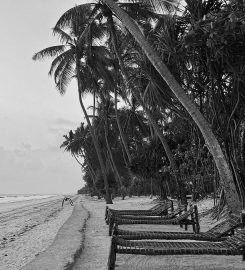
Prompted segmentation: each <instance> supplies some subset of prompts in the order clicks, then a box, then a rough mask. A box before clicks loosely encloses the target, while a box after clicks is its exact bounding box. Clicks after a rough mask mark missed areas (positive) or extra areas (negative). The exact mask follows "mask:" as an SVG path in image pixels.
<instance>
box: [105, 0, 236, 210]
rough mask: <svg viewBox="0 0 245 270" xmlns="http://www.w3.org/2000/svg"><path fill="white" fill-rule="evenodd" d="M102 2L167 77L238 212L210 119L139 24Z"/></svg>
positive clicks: (232, 207) (110, 1)
mask: <svg viewBox="0 0 245 270" xmlns="http://www.w3.org/2000/svg"><path fill="white" fill-rule="evenodd" d="M102 2H103V3H105V4H106V5H107V6H108V7H109V8H110V9H111V10H112V11H113V12H114V14H115V15H116V16H117V17H118V18H119V20H121V21H122V23H123V24H124V26H125V27H126V28H127V29H128V31H129V32H130V33H131V34H132V35H133V37H134V39H135V40H136V41H137V43H138V44H139V46H140V47H141V48H142V50H143V51H144V53H145V54H146V56H147V57H148V59H149V60H150V62H151V63H152V65H153V66H154V67H155V69H156V70H157V71H158V72H159V74H160V75H161V76H162V78H163V79H164V80H165V81H166V83H167V84H168V86H169V88H170V89H171V90H172V92H173V93H174V95H175V96H176V98H177V99H178V100H179V102H180V103H181V104H182V105H183V107H184V108H185V109H186V110H187V112H188V113H189V114H190V116H191V117H192V119H193V120H194V122H195V123H196V124H197V126H198V127H199V129H200V131H201V133H202V135H203V137H204V139H205V142H206V145H207V146H208V148H209V151H210V153H211V154H212V156H213V159H214V161H215V164H216V167H217V169H218V171H219V175H220V179H221V181H222V183H223V185H224V189H225V195H226V200H227V204H228V207H229V208H230V210H231V211H232V212H234V213H235V212H238V211H239V210H241V203H240V200H239V196H238V193H237V190H236V186H235V184H234V181H233V176H232V173H231V170H230V167H229V165H228V163H227V161H226V159H225V156H224V154H223V152H222V149H221V147H220V145H219V142H218V140H217V139H216V137H215V136H214V134H213V132H212V130H211V128H210V126H209V123H208V122H207V121H206V119H205V118H204V117H203V115H202V114H201V113H200V111H199V110H198V109H197V107H196V106H195V104H194V103H193V102H192V101H191V100H190V99H189V97H188V96H187V95H186V94H185V92H184V90H183V89H182V87H181V86H180V84H179V83H178V82H177V80H176V79H175V78H174V76H173V75H172V73H171V72H170V71H169V69H168V68H167V66H166V65H165V64H164V63H163V62H162V60H161V58H160V57H159V56H158V54H157V53H156V52H155V51H154V49H153V48H152V46H151V45H150V43H149V42H148V41H147V40H146V38H145V36H144V35H143V34H142V32H141V30H140V29H139V27H138V25H136V23H135V22H134V21H133V20H132V19H131V18H130V16H129V15H128V14H127V13H126V12H124V11H123V10H122V9H121V8H120V7H119V6H118V5H117V3H115V2H114V1H113V0H102Z"/></svg>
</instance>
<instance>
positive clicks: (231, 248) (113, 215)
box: [105, 200, 245, 270]
mask: <svg viewBox="0 0 245 270" xmlns="http://www.w3.org/2000/svg"><path fill="white" fill-rule="evenodd" d="M105 220H106V223H107V224H108V225H109V235H110V236H112V237H111V247H110V254H109V258H108V270H114V269H115V262H116V254H141V255H181V254H182V255H201V254H203V255H204V254H206V255H208V254H210V255H242V256H243V260H245V229H244V222H242V220H241V217H240V216H237V215H230V216H229V218H227V219H226V220H224V221H223V222H221V223H219V224H218V225H216V226H214V227H213V228H212V229H210V230H209V231H207V232H200V225H199V219H198V209H197V206H196V205H193V206H190V207H189V209H187V207H186V206H181V205H179V206H178V207H177V208H176V209H174V207H173V202H172V201H170V200H168V201H166V202H162V203H159V204H157V205H156V206H154V207H152V208H151V209H149V210H114V209H110V208H108V207H106V212H105ZM123 224H160V225H170V224H172V225H180V226H181V227H184V228H185V230H187V229H188V226H189V225H191V226H192V229H193V232H161V231H129V230H123V229H119V225H123ZM242 227H243V229H242ZM238 228H239V229H238ZM236 229H237V230H236ZM183 239H185V240H191V241H188V242H186V241H185V242H176V241H175V240H183ZM163 240H167V241H166V242H163ZM169 240H173V241H172V242H171V241H169ZM192 240H196V241H194V242H193V241H192ZM201 241H202V242H201Z"/></svg>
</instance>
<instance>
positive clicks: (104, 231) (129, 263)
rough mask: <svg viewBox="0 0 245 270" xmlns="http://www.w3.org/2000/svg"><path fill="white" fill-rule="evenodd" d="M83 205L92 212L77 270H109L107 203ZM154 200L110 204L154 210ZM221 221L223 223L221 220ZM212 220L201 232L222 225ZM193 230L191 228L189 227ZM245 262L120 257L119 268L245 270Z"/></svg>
mask: <svg viewBox="0 0 245 270" xmlns="http://www.w3.org/2000/svg"><path fill="white" fill-rule="evenodd" d="M82 202H83V204H84V206H85V208H86V209H87V210H88V211H89V213H90V218H89V219H88V221H87V228H86V231H85V243H84V249H83V251H82V254H81V256H80V257H79V258H78V259H77V261H76V264H75V265H74V267H73V268H72V269H73V270H74V269H75V270H80V269H83V270H97V269H99V270H106V269H107V260H108V256H109V247H110V237H109V236H108V226H107V225H106V224H105V220H104V210H105V202H104V201H103V200H97V199H95V198H92V199H91V198H90V197H86V198H85V197H84V198H82ZM152 205H153V204H152V200H151V199H149V197H140V198H138V197H134V198H128V197H127V198H126V199H125V200H124V201H123V200H121V199H120V198H116V199H115V200H114V204H113V205H110V207H111V208H115V209H137V208H138V209H139V208H140V209H147V208H149V207H151V206H152ZM212 205H213V201H212V199H208V200H205V201H201V202H200V203H198V206H199V209H200V213H201V212H202V211H204V210H206V209H209V208H210V207H212ZM218 222H220V221H218ZM218 222H217V221H213V220H211V219H210V218H209V217H205V218H201V219H200V225H201V231H206V230H208V229H209V228H211V227H212V226H214V225H216V224H217V223H218ZM121 227H122V228H127V229H131V230H136V229H137V230H159V231H180V232H183V229H181V228H180V227H179V226H172V225H170V226H160V225H133V226H132V225H124V226H121ZM189 230H190V231H191V228H189ZM244 268H245V263H244V262H243V261H242V257H241V256H214V255H202V256H191V255H186V256H143V255H138V256H136V255H127V254H117V260H116V269H118V270H133V269H134V270H136V269H137V270H160V269H161V270H170V269H171V270H177V269H186V270H187V269H188V270H189V269H190V270H197V269H198V270H199V269H202V270H204V269H205V270H214V269H215V270H221V269H226V270H232V269H244Z"/></svg>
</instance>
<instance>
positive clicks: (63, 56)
mask: <svg viewBox="0 0 245 270" xmlns="http://www.w3.org/2000/svg"><path fill="white" fill-rule="evenodd" d="M72 53H73V51H72V50H71V49H70V50H68V51H65V52H63V53H62V54H60V55H59V56H57V57H56V58H55V59H54V60H53V61H52V63H51V66H50V70H49V73H48V74H49V75H50V76H52V75H53V72H54V70H55V69H56V67H58V66H59V64H60V63H61V62H62V61H64V60H65V59H69V58H70V57H71V56H72Z"/></svg>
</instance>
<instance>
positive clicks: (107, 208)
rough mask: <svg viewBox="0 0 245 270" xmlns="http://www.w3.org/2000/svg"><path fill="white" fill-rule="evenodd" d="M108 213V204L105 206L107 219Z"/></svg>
mask: <svg viewBox="0 0 245 270" xmlns="http://www.w3.org/2000/svg"><path fill="white" fill-rule="evenodd" d="M107 215H108V206H106V207H105V220H107Z"/></svg>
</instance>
